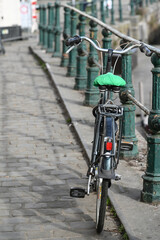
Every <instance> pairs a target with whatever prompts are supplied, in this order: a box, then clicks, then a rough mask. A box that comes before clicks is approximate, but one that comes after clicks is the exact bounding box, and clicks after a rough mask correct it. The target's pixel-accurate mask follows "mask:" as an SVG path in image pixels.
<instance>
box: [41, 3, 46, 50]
mask: <svg viewBox="0 0 160 240" xmlns="http://www.w3.org/2000/svg"><path fill="white" fill-rule="evenodd" d="M42 12H43V14H42V16H43V24H42V46H43V47H45V41H46V38H45V28H46V7H45V5H43V6H42Z"/></svg>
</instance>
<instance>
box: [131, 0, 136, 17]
mask: <svg viewBox="0 0 160 240" xmlns="http://www.w3.org/2000/svg"><path fill="white" fill-rule="evenodd" d="M130 6H131V13H130V15H131V16H135V4H134V1H133V0H131V1H130Z"/></svg>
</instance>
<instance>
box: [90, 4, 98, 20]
mask: <svg viewBox="0 0 160 240" xmlns="http://www.w3.org/2000/svg"><path fill="white" fill-rule="evenodd" d="M96 4H97V0H92V3H91V12H92V16H93V17H97V7H96Z"/></svg>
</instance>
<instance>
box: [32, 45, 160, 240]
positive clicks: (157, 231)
mask: <svg viewBox="0 0 160 240" xmlns="http://www.w3.org/2000/svg"><path fill="white" fill-rule="evenodd" d="M31 49H32V51H33V54H35V55H36V56H38V57H39V58H40V59H42V61H43V62H44V63H45V64H46V67H47V70H48V73H49V75H50V77H51V79H52V81H53V84H54V87H55V88H56V89H57V91H58V93H59V96H60V98H61V100H62V101H63V103H64V105H65V108H66V109H67V112H68V114H69V116H70V118H71V122H72V125H73V126H74V129H75V131H76V133H77V135H78V137H79V140H80V142H81V144H82V146H83V149H84V151H85V153H86V156H87V158H88V159H89V158H90V155H91V142H92V140H93V123H94V119H93V116H92V113H91V112H92V109H91V108H90V107H86V106H83V101H84V93H83V92H81V91H76V90H73V88H74V78H72V77H70V78H69V77H66V68H62V67H60V59H59V58H52V57H51V54H46V53H45V51H44V50H41V49H40V47H39V46H37V45H35V44H33V45H32V46H31ZM137 137H138V140H139V151H140V156H141V157H140V158H143V155H144V151H146V142H145V140H144V139H143V138H142V137H141V136H140V134H138V132H137ZM140 158H139V160H138V161H137V159H135V161H131V162H130V164H129V163H127V162H126V161H124V160H121V161H120V164H119V167H118V173H119V174H120V175H122V180H121V181H119V182H113V184H112V187H111V189H110V190H109V197H110V200H111V202H112V204H113V206H114V208H115V210H116V212H117V215H118V217H119V219H120V221H121V222H122V224H123V225H124V227H125V230H126V232H127V234H128V236H129V239H131V240H146V239H152V240H159V239H160V206H152V205H149V204H145V203H142V202H140V195H141V190H142V184H143V183H142V178H141V176H142V175H143V174H144V172H143V171H142V169H144V166H142V165H144V159H143V161H142V162H141V161H140ZM131 165H133V166H131ZM82 201H83V200H82Z"/></svg>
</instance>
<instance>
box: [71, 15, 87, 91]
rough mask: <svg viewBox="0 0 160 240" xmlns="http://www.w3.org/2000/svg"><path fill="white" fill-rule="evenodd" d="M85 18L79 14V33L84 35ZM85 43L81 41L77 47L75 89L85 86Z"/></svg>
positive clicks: (84, 87)
mask: <svg viewBox="0 0 160 240" xmlns="http://www.w3.org/2000/svg"><path fill="white" fill-rule="evenodd" d="M85 20H86V18H85V17H84V16H82V15H80V16H79V21H80V22H79V25H78V27H79V35H80V36H85V25H86V23H85ZM85 51H86V44H85V42H82V43H81V44H80V45H79V46H78V48H77V52H78V55H77V74H76V78H75V87H74V88H75V89H77V90H82V89H86V86H87V56H86V52H85Z"/></svg>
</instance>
